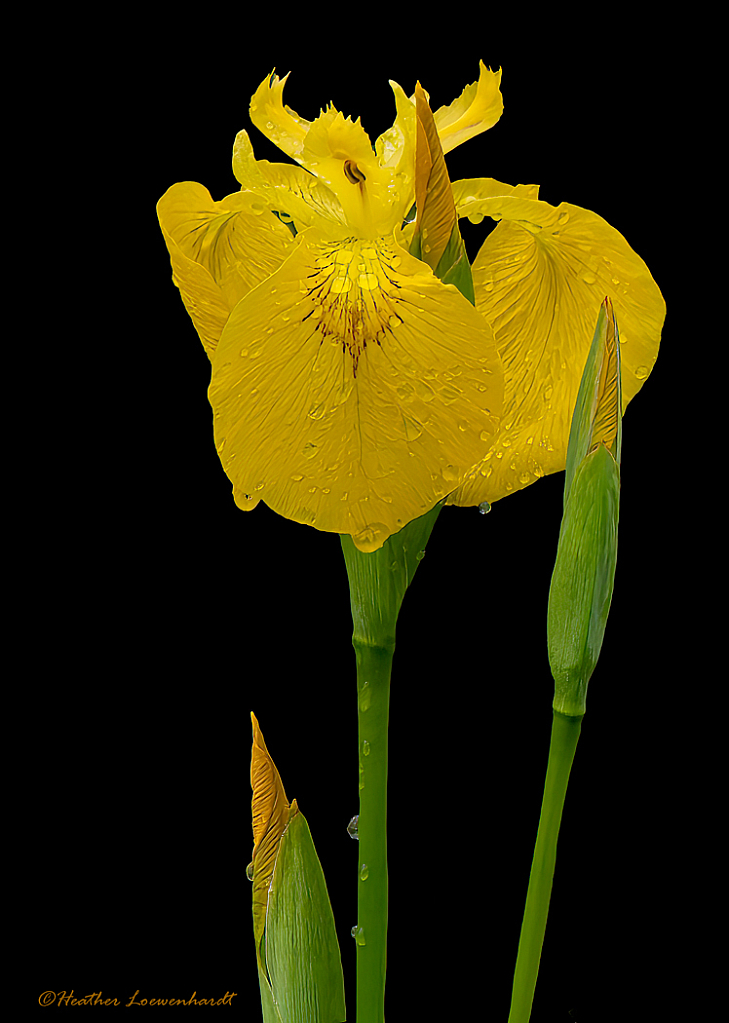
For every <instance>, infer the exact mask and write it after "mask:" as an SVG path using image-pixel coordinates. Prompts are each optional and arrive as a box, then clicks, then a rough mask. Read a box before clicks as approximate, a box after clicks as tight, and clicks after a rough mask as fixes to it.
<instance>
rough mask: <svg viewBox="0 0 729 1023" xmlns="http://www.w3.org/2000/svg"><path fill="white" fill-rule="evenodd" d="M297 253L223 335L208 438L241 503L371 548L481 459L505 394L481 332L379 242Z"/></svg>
mask: <svg viewBox="0 0 729 1023" xmlns="http://www.w3.org/2000/svg"><path fill="white" fill-rule="evenodd" d="M296 243H297V244H296V248H295V249H294V251H293V253H292V255H291V256H290V257H289V259H288V260H287V261H286V262H285V263H284V265H283V266H282V267H281V268H280V270H278V271H277V272H276V273H275V274H274V275H273V276H271V277H270V278H269V279H268V280H267V281H266V282H265V283H264V284H263V285H262V286H261V287H259V288H256V289H255V290H254V291H252V292H250V293H249V294H248V295H247V296H246V297H245V298H244V299H243V300H242V301H241V302H240V303H239V304H238V305H237V306H236V308H235V310H234V311H233V313H232V315H231V317H230V320H229V322H228V324H227V326H226V328H225V330H224V331H223V335H222V337H221V340H220V344H219V346H218V349H217V351H216V353H215V358H214V359H213V375H212V382H211V386H210V391H209V397H210V402H211V404H212V406H213V409H214V413H215V414H214V424H215V437H216V443H217V445H218V450H219V453H220V457H221V460H222V462H223V466H224V468H225V471H226V473H227V474H228V476H229V478H230V479H231V481H232V482H233V485H234V496H235V500H236V503H237V504H238V505H239V507H242V508H247V507H249V506H250V504H249V502H251V501H254V500H258V499H259V498H260V499H262V500H264V501H265V502H266V504H268V505H269V507H271V508H273V509H274V510H275V511H277V512H279V513H280V514H282V515H284V516H286V517H287V518H290V519H294V520H295V521H297V522H303V523H309V524H311V525H314V526H316V528H318V529H322V530H327V531H331V532H338V533H348V534H350V535H352V536H353V539H354V542H355V543H356V544H357V546H359V547H360V548H361V549H363V550H376V549H377V548H379V547H381V546H382V544H383V543H384V542H385V540H386V539H387V537H388V536H389V535H391V534H392V533H394V532H396V531H397V530H399V529H401V528H402V526H404V525H405V524H406V523H407V522H408V521H410V520H411V519H413V518H417V517H418V516H420V515H422V514H424V513H425V512H426V511H428V510H429V509H430V508H432V507H433V506H434V505H435V504H436V503H437V502H438V501H439V500H440V499H441V498H443V497H444V496H445V495H446V494H448V493H449V492H451V491H452V490H454V489H455V488H456V487H457V486H458V485H459V483H460V482H461V481H462V480H463V478H464V477H465V475H466V474H467V472H468V471H469V469H470V468H471V467H472V466H474V465H475V464H476V463H477V462H478V461H479V460H480V458H481V456H482V454H483V452H484V451H485V450H486V448H487V446H488V443H489V441H490V439H491V437H492V435H493V433H494V431H495V429H496V425H497V417H498V415H499V413H500V410H501V400H502V390H503V382H502V376H501V367H500V363H499V360H498V357H497V355H496V351H495V344H494V340H493V335H492V332H491V329H490V327H489V325H488V323H486V321H485V320H484V319H483V317H481V316H480V315H479V314H478V313H477V312H476V311H475V310H474V308H473V307H472V306H471V305H470V303H469V302H468V301H466V299H464V298H463V296H462V295H460V294H459V292H458V291H457V290H456V289H455V288H454V287H451V286H447V285H444V284H442V283H441V282H440V281H439V280H438V279H437V278H436V277H435V276H434V275H433V274H432V272H431V271H430V269H429V268H428V267H427V266H425V264H423V263H421V262H420V261H419V260H417V259H415V258H414V257H412V256H410V255H409V254H408V253H407V252H405V251H404V250H403V249H401V248H400V247H399V246H398V245H397V244H396V242H395V241H394V240H393V239H392V238H391V237H387V236H383V237H380V238H377V239H375V240H370V241H367V240H365V241H363V240H361V239H358V238H357V237H349V238H340V239H339V240H338V241H336V242H335V241H332V240H331V239H330V238H328V237H326V236H325V235H323V234H321V233H317V232H316V231H314V230H313V229H310V230H308V231H306V232H304V233H303V234H301V235H299V236H298V237H297V239H296Z"/></svg>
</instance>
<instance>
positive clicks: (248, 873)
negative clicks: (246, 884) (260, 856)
mask: <svg viewBox="0 0 729 1023" xmlns="http://www.w3.org/2000/svg"><path fill="white" fill-rule="evenodd" d="M246 877H247V878H248V880H249V881H252V880H253V864H252V863H249V864H248V866H247V867H246Z"/></svg>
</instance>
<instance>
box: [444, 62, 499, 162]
mask: <svg viewBox="0 0 729 1023" xmlns="http://www.w3.org/2000/svg"><path fill="white" fill-rule="evenodd" d="M479 69H480V70H479V78H478V81H477V82H473V83H472V84H471V85H467V86H466V88H465V89H464V90H463V92H462V93H461V95H460V96H459V97H458V99H455V100H454V101H453V102H452V103H451V104H450V105H449V106H447V107H440V108H439V109H438V110H436V111H435V113H434V114H433V117H434V119H435V124H436V127H437V129H438V134H439V135H440V141H441V145H442V146H443V152H444V153H450V151H451V150H452V149H455V148H456V146H460V144H461V143H462V142H466V141H467V140H468V139H471V138H473V137H474V136H475V135H480V134H481V132H482V131H486V129H487V128H492V127H493V126H494V125H495V124H496V122H497V121H498V119H499V118H500V117H501V115H502V113H503V111H504V100H503V97H502V95H501V90H500V88H499V85H500V83H501V70H500V69H499V70H498V71H492V70H491V69H490V68H487V67H486V65H485V64H484V62H483V61H479Z"/></svg>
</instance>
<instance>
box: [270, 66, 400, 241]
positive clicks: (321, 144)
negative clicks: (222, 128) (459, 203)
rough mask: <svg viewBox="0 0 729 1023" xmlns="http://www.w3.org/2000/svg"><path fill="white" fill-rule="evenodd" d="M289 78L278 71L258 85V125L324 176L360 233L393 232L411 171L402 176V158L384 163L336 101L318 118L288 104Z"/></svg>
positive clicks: (371, 234) (303, 164)
mask: <svg viewBox="0 0 729 1023" xmlns="http://www.w3.org/2000/svg"><path fill="white" fill-rule="evenodd" d="M287 77H288V76H287ZM285 81H286V79H285V78H284V79H282V80H279V79H278V77H276V76H274V77H273V79H271V80H269V78H266V79H265V80H264V81H263V82H262V84H261V85H260V86H259V88H258V91H257V92H256V94H255V95H254V97H253V99H252V100H251V120H252V121H253V123H254V124H255V126H256V127H257V128H258V129H259V130H260V131H262V132H263V134H264V135H265V136H266V137H267V138H269V139H270V140H271V141H272V142H273V143H275V145H277V146H278V147H279V149H281V150H283V152H285V153H288V155H289V156H293V157H294V158H295V159H296V160H297V162H298V163H300V164H301V166H302V167H305V168H306V169H307V170H308V171H310V172H311V173H312V174H315V175H316V177H317V178H319V180H320V181H322V182H324V184H325V185H326V186H327V187H328V188H329V189H330V191H331V192H333V193H334V194H335V195H336V197H337V200H338V201H339V203H340V205H341V207H342V209H343V210H344V213H345V217H346V221H347V225H348V227H349V228H350V230H351V231H353V232H354V233H356V234H357V236H358V237H360V238H369V237H373V236H375V235H377V234H390V233H391V232H392V231H393V229H394V228H395V226H396V225H397V224H400V223H401V222H402V219H403V216H404V213H405V210H406V205H407V203H408V201H409V199H410V196H409V194H408V190H407V189H403V187H402V183H403V181H404V180H408V181H411V180H412V173H411V172H409V173H408V174H407V175H405V177H403V173H404V172H403V168H401V167H400V165H399V164H400V162H399V161H393V162H392V163H390V162H387V161H386V166H383V164H382V162H381V159H380V155H379V154H378V152H377V151H376V149H373V147H372V143H371V142H370V139H369V136H368V135H367V133H366V132H365V130H364V128H363V127H362V125H361V124H360V122H359V120H357V121H353V120H352V119H351V118H350V117H345V116H344V115H343V114H341V113H340V112H339V111H338V110H337V109H336V108H335V107H334V106H333V105H331V104H330V105H329V107H328V108H327V109H326V110H325V111H322V113H321V114H320V115H319V117H317V118H316V119H315V120H314V121H304V120H303V118H300V117H299V116H298V114H295V113H294V112H293V111H292V110H291V109H290V108H289V107H285V106H284V103H283V87H284V84H285ZM412 156H413V158H414V154H412ZM317 226H319V225H317Z"/></svg>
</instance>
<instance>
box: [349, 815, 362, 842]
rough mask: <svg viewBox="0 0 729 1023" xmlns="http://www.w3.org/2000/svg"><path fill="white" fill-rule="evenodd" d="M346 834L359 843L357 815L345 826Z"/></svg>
mask: <svg viewBox="0 0 729 1023" xmlns="http://www.w3.org/2000/svg"><path fill="white" fill-rule="evenodd" d="M347 834H348V835H349V837H350V838H353V839H355V841H357V842H359V814H358V813H357V814H355V815H354V817H352V819H351V820H350V822H349V824H348V825H347Z"/></svg>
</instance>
